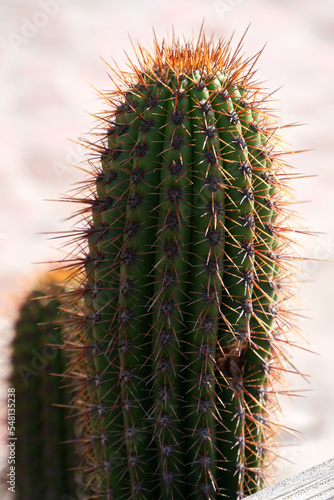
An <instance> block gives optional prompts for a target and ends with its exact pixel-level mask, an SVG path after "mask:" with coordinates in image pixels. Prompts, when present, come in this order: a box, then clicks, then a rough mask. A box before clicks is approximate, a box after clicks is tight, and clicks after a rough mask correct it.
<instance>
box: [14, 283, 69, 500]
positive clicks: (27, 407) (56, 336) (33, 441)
mask: <svg viewBox="0 0 334 500" xmlns="http://www.w3.org/2000/svg"><path fill="white" fill-rule="evenodd" d="M58 279H60V276H59V274H58ZM61 279H63V275H61ZM60 306H61V294H59V288H58V287H57V285H56V278H50V277H46V276H45V277H43V279H40V280H39V282H38V283H37V284H36V287H35V289H34V290H32V291H31V292H30V293H29V294H28V295H27V296H26V297H25V300H24V301H22V304H21V306H20V309H19V314H18V318H17V320H16V323H15V336H14V340H13V345H12V375H11V378H10V380H9V387H10V388H14V389H15V394H14V395H13V397H14V398H15V410H16V415H15V417H16V418H15V423H14V427H15V436H16V438H17V441H16V446H15V476H16V479H15V488H14V489H15V498H16V499H17V500H37V499H42V498H43V499H47V500H67V499H68V500H70V499H71V500H74V498H77V496H76V488H77V481H76V478H75V476H78V474H77V473H75V471H74V469H75V468H76V467H77V465H78V458H77V457H76V456H75V447H74V439H75V436H74V425H73V422H72V420H71V419H69V415H68V411H66V409H65V407H66V406H68V405H69V403H70V394H69V391H68V390H67V389H66V388H60V387H59V386H60V385H61V383H60V379H59V377H57V376H55V374H59V373H63V372H64V370H65V368H66V353H64V352H62V351H60V350H59V349H58V347H57V346H58V344H59V343H61V342H62V338H61V337H62V334H61V331H60V328H59V325H57V324H56V323H57V320H58V317H59V308H60ZM7 486H8V485H7ZM74 495H75V496H74Z"/></svg>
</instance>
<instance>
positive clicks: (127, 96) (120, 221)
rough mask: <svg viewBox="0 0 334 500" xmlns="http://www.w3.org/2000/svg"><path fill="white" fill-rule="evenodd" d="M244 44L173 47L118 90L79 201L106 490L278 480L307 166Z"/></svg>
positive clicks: (86, 378)
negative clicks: (294, 203) (293, 183)
mask: <svg viewBox="0 0 334 500" xmlns="http://www.w3.org/2000/svg"><path fill="white" fill-rule="evenodd" d="M240 50H241V44H239V45H238V47H237V49H236V50H235V51H234V52H232V50H231V47H230V43H229V42H226V41H218V42H217V44H216V45H215V44H214V43H213V41H212V40H211V41H207V40H206V39H205V36H204V34H203V32H201V34H200V36H199V38H198V40H196V41H195V40H193V41H190V42H180V41H179V40H178V39H176V38H175V37H173V39H172V40H171V41H164V42H163V43H162V44H159V43H158V42H157V40H155V43H154V47H153V49H152V50H150V51H146V50H145V49H144V48H143V47H141V46H138V48H137V56H138V62H137V63H136V64H133V63H131V62H130V63H129V65H130V71H128V72H122V71H119V70H117V71H115V72H114V77H112V80H113V82H114V85H115V86H116V88H117V90H114V91H112V92H110V93H104V94H103V99H104V101H105V104H106V108H107V109H106V111H105V112H104V113H103V114H102V115H101V116H99V119H100V121H101V123H102V128H103V137H102V138H101V140H99V141H97V142H94V143H91V142H90V143H89V147H90V148H91V150H92V151H93V157H94V158H92V162H91V165H92V167H91V172H90V178H89V180H88V181H87V182H86V183H85V185H84V188H85V189H87V190H88V191H89V193H90V194H88V195H87V196H86V194H84V195H83V196H82V194H81V197H80V196H78V197H72V198H71V201H82V202H83V203H85V208H84V209H82V210H81V212H80V216H81V218H83V219H84V221H85V223H86V225H85V227H84V228H83V229H80V230H79V234H78V235H76V232H74V235H73V239H74V240H76V242H77V241H79V250H80V251H81V252H82V253H83V256H82V258H80V259H79V260H80V264H81V268H80V270H79V271H78V272H77V280H78V287H77V289H75V290H73V291H72V292H71V293H69V295H68V309H72V310H73V313H72V320H71V324H72V326H71V328H70V333H69V336H68V341H67V343H68V348H69V350H70V351H71V366H70V368H69V371H68V376H69V378H70V379H71V381H72V382H71V383H72V384H73V386H74V387H75V392H74V400H73V406H74V410H73V413H74V414H75V415H76V416H77V417H78V422H79V430H80V432H79V438H78V439H79V441H81V443H82V468H83V470H84V471H85V475H86V484H87V487H88V490H89V492H90V494H91V496H90V497H89V498H92V499H93V498H94V499H101V500H111V499H112V500H114V499H115V500H118V499H120V500H121V499H124V500H125V499H129V498H131V499H153V498H154V499H163V500H179V499H191V500H195V499H200V498H208V499H218V498H227V499H231V500H237V499H241V498H244V497H246V496H247V495H249V494H252V493H254V492H256V491H257V490H258V489H260V488H262V487H263V485H264V484H265V482H264V481H265V476H266V474H265V471H266V468H267V466H268V463H269V462H271V458H270V451H271V449H270V440H271V438H272V437H273V435H274V434H275V430H276V428H277V427H278V424H277V422H276V420H275V417H274V410H275V409H276V407H277V401H276V396H275V395H276V392H277V391H276V389H275V382H277V380H278V379H279V377H280V376H279V374H280V373H281V372H282V371H284V360H285V358H286V355H285V354H284V349H283V347H282V346H283V345H284V343H285V342H287V343H288V340H287V337H286V336H287V334H288V333H289V330H291V324H290V323H289V321H288V320H287V318H289V316H288V311H286V308H285V307H284V306H283V304H285V302H284V301H285V300H286V297H287V290H288V286H287V283H289V282H290V281H291V280H290V275H291V269H290V267H291V252H290V248H289V242H290V239H289V238H288V237H287V234H288V231H290V230H291V229H290V222H289V221H290V219H291V214H290V212H289V207H288V202H289V199H288V198H287V194H289V191H288V189H287V187H288V184H289V175H290V174H289V171H288V166H287V165H286V164H285V163H284V161H283V159H282V158H283V155H284V154H286V151H285V150H283V147H282V144H281V139H280V138H279V136H278V132H277V130H278V128H280V126H279V125H278V121H277V119H276V118H275V117H274V115H273V114H272V113H271V112H270V108H269V96H268V95H267V94H266V93H265V92H264V91H263V90H262V89H261V87H260V85H259V84H258V83H257V82H256V81H255V80H254V63H255V62H256V60H257V58H258V54H257V55H256V56H255V57H253V58H250V59H247V60H246V59H244V58H243V57H242V56H241V54H240ZM80 189H82V187H81V188H80ZM87 207H88V208H87ZM71 258H72V261H71V262H73V261H75V265H76V264H77V258H76V257H74V258H73V255H72V257H71ZM73 259H74V260H73ZM289 262H290V264H289ZM289 291H290V293H291V289H289Z"/></svg>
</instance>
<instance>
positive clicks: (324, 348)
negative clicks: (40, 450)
mask: <svg viewBox="0 0 334 500" xmlns="http://www.w3.org/2000/svg"><path fill="white" fill-rule="evenodd" d="M203 19H205V32H206V34H207V36H208V37H210V36H211V35H212V34H213V35H214V37H215V38H216V39H218V38H219V37H226V38H229V37H230V36H231V35H232V34H233V33H235V34H234V41H233V45H234V47H236V45H237V43H238V41H239V40H240V38H241V36H242V35H243V33H244V31H245V30H246V28H247V27H248V26H249V25H250V26H249V30H248V33H247V35H246V38H245V41H244V52H245V54H246V55H247V56H251V55H253V54H255V53H256V52H258V51H259V50H261V49H262V48H263V47H264V45H266V46H265V48H264V51H263V53H262V55H261V58H260V60H259V63H258V68H259V70H258V74H257V76H258V79H259V80H262V81H265V86H266V87H268V88H269V89H271V90H277V92H276V94H275V96H276V98H277V100H278V101H277V103H276V104H277V108H278V109H279V110H280V111H279V113H280V115H281V116H282V117H283V119H284V121H285V122H288V123H294V122H299V123H302V124H305V125H304V126H299V127H295V128H288V129H286V131H285V137H286V139H287V141H288V142H289V143H290V144H291V145H292V148H293V149H294V150H305V149H307V150H310V151H308V152H305V153H302V154H298V155H294V156H292V157H290V159H289V161H290V163H291V164H292V165H293V166H294V167H295V168H296V170H297V171H298V172H300V173H303V174H305V178H304V179H302V180H300V181H298V183H297V185H296V193H297V198H298V199H299V200H300V201H301V203H300V204H299V205H298V206H297V207H296V209H297V210H298V211H300V213H301V216H302V217H303V219H304V221H305V227H306V229H309V230H311V231H314V232H316V233H317V235H316V236H314V237H307V238H305V237H302V236H300V235H296V238H297V239H298V241H300V243H301V244H302V247H301V249H300V253H301V255H303V256H306V257H307V258H308V259H310V260H305V261H303V262H301V263H300V266H299V267H300V273H299V274H300V277H301V286H300V290H299V296H300V299H301V303H302V308H301V309H300V310H298V311H296V312H297V314H298V316H299V317H298V326H299V327H300V329H301V330H302V332H303V335H304V337H305V339H306V341H307V342H308V344H307V343H305V344H304V346H305V348H306V349H309V350H311V351H314V352H315V353H316V354H311V353H310V352H308V351H307V350H299V349H298V350H295V352H294V358H293V361H294V363H295V364H296V366H297V367H298V368H299V370H300V371H301V372H303V373H307V374H308V375H309V383H305V382H304V381H303V380H302V379H301V378H300V377H296V376H295V377H292V376H291V377H289V383H291V388H292V390H301V391H303V392H301V395H302V397H298V398H293V399H291V400H290V399H289V398H287V397H282V398H281V404H282V410H283V415H282V423H283V424H285V425H287V426H288V427H290V428H294V429H298V431H299V432H300V438H296V437H294V436H293V435H292V434H289V433H282V435H281V438H280V440H279V442H278V444H279V446H280V450H279V452H280V454H281V455H282V456H283V457H284V458H285V459H286V460H282V461H280V462H279V463H277V469H276V478H275V479H276V480H277V481H278V480H280V479H283V478H284V477H287V476H290V475H292V474H295V473H297V472H299V471H302V470H303V469H305V468H308V467H311V466H313V465H315V464H317V463H319V462H321V461H323V460H326V459H329V458H331V457H332V454H333V451H332V450H333V449H334V427H333V415H334V390H333V383H332V381H333V379H334V362H333V360H332V351H333V353H334V327H333V325H332V319H333V317H332V313H333V299H334V291H333V287H332V280H333V283H334V264H333V255H334V169H333V139H332V133H333V132H332V131H333V127H332V125H331V124H332V112H333V103H334V85H333V81H334V2H333V1H331V0H323V1H322V2H317V1H315V0H314V1H313V0H304V1H303V2H301V1H299V0H281V1H280V2H277V1H275V0H169V1H168V2H166V1H165V2H162V1H161V0H140V1H134V0H122V1H113V0H111V1H109V2H108V1H106V0H94V2H93V1H91V0H39V1H35V0H7V1H6V0H0V61H1V64H0V75H1V92H0V107H1V112H0V144H1V156H0V204H1V207H0V253H1V260H0V262H1V266H0V287H1V290H0V300H1V316H2V318H1V335H0V363H1V366H0V370H1V375H0V378H1V379H2V380H3V381H5V379H6V374H7V373H8V369H9V366H8V353H9V350H8V345H9V342H10V339H11V335H12V331H11V326H12V322H13V318H14V316H15V297H16V296H17V294H19V293H20V290H22V288H28V286H29V283H30V282H31V281H32V280H33V277H34V275H35V273H36V272H37V270H38V269H40V268H41V266H39V265H37V264H36V263H37V262H44V261H49V260H58V259H60V258H62V253H61V252H60V251H59V250H57V248H59V242H57V240H51V239H50V235H45V234H41V233H45V232H51V233H53V232H56V231H64V230H66V229H70V223H62V222H61V221H62V220H63V219H65V218H66V217H67V216H68V215H69V214H70V213H72V212H73V206H70V205H69V204H66V203H61V202H52V201H47V200H52V199H53V200H56V199H59V198H60V197H61V196H63V195H65V194H66V193H68V191H69V190H70V189H71V186H72V185H73V183H75V182H78V181H79V180H82V179H83V173H82V172H80V171H78V170H76V169H75V168H74V167H73V165H75V164H76V165H79V164H80V162H83V161H84V160H85V157H86V154H87V151H86V150H85V148H83V147H82V146H80V145H78V144H76V142H75V141H78V140H79V139H80V138H81V137H85V136H86V137H87V135H86V134H87V133H88V132H89V131H90V130H91V129H93V128H94V126H95V121H94V118H93V117H92V115H91V114H93V113H96V112H99V111H101V110H102V103H101V101H100V100H99V98H98V94H97V91H96V90H94V88H93V87H95V88H96V89H99V90H101V91H106V90H108V89H110V88H111V81H110V79H109V77H108V67H107V66H106V64H105V63H104V62H103V61H102V58H103V59H104V60H105V61H107V62H108V63H109V64H111V65H112V64H113V60H115V61H116V62H117V64H118V65H119V66H120V68H122V69H125V68H126V63H125V59H126V58H125V54H124V52H126V53H127V54H128V55H129V56H130V57H132V56H133V54H134V51H133V48H132V45H131V41H130V38H129V35H130V36H131V38H132V39H133V40H136V39H138V40H139V41H140V42H141V43H142V44H143V45H145V46H147V45H149V44H150V43H151V42H152V35H153V30H152V28H154V30H155V32H156V34H157V37H158V38H159V39H161V38H162V37H163V36H166V35H167V33H168V32H171V29H172V26H174V29H175V33H176V34H177V35H179V36H180V37H183V36H184V37H186V38H188V37H191V36H192V34H194V35H195V36H197V34H198V32H199V29H200V26H201V23H202V21H203ZM92 86H93V87H92ZM73 141H74V142H73ZM307 176H312V177H309V178H308V177H307ZM290 378H291V381H290ZM1 391H2V393H1V400H2V397H3V395H4V394H5V391H6V385H5V383H4V382H2V385H1ZM5 416H6V407H5V405H2V406H1V414H0V420H1V421H3V419H4V418H5ZM6 435H7V434H6V429H5V428H2V429H1V436H0V442H1V443H4V442H5V437H6ZM1 446H2V447H1V449H0V453H1V455H0V460H1V463H0V468H1V469H2V467H3V464H4V463H5V461H6V460H7V449H6V447H5V446H3V445H1ZM36 500H37V499H36Z"/></svg>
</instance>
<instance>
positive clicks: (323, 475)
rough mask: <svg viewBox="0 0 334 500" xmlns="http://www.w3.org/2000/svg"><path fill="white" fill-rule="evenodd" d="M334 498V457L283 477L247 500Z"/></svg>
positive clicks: (327, 499)
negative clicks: (291, 475) (298, 472)
mask: <svg viewBox="0 0 334 500" xmlns="http://www.w3.org/2000/svg"><path fill="white" fill-rule="evenodd" d="M333 498H334V458H332V459H331V460H327V461H326V462H324V463H322V464H319V465H317V466H315V467H312V468H311V469H308V470H306V471H304V472H301V473H300V474H298V475H296V476H293V477H291V478H288V479H285V480H284V481H281V482H280V483H277V484H275V485H273V486H270V487H269V488H266V489H265V490H262V491H260V492H259V493H256V494H255V495H251V496H249V497H247V500H288V499H290V500H311V499H312V500H332V499H333Z"/></svg>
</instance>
